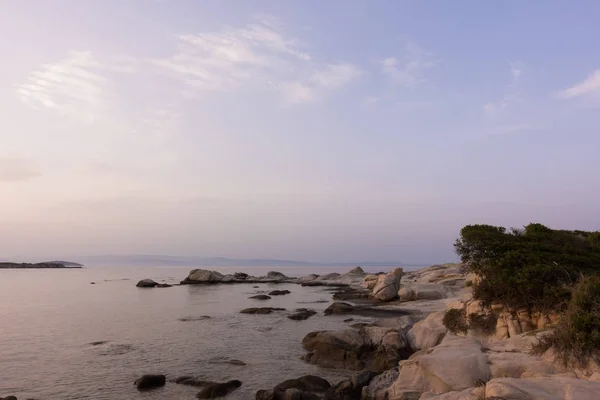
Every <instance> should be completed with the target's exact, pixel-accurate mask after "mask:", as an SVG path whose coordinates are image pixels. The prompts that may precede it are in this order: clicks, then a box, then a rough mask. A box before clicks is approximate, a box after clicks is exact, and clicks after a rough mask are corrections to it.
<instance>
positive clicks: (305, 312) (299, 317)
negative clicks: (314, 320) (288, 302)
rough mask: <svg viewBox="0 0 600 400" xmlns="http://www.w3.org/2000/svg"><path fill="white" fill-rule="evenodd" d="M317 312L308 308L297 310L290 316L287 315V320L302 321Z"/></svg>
mask: <svg viewBox="0 0 600 400" xmlns="http://www.w3.org/2000/svg"><path fill="white" fill-rule="evenodd" d="M316 313H317V312H316V311H315V310H309V309H308V308H298V309H296V311H295V312H294V313H292V314H290V315H288V318H289V319H293V320H294V321H303V320H305V319H308V318H310V317H312V316H313V315H315V314H316Z"/></svg>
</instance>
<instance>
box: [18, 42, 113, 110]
mask: <svg viewBox="0 0 600 400" xmlns="http://www.w3.org/2000/svg"><path fill="white" fill-rule="evenodd" d="M100 67H101V65H100V63H99V62H98V61H97V60H96V59H95V58H94V56H93V55H92V53H91V52H89V51H81V52H71V53H70V54H69V55H68V57H67V58H66V59H64V60H62V61H60V62H57V63H54V64H46V65H44V66H42V68H41V69H39V70H37V71H34V72H32V73H31V74H30V75H29V79H28V82H27V83H25V84H23V85H20V86H19V87H18V88H17V94H18V96H19V98H20V99H21V101H23V102H24V103H25V104H27V105H29V106H31V107H34V108H38V109H39V108H45V109H50V110H53V111H56V112H58V113H60V114H62V115H69V116H73V117H77V118H81V119H83V120H85V121H93V120H94V119H95V118H96V117H97V115H98V114H99V113H100V112H101V110H102V108H103V107H104V98H105V95H106V92H105V91H106V89H105V88H106V83H107V79H106V78H105V77H103V76H102V75H100V74H99V72H98V70H99V69H100Z"/></svg>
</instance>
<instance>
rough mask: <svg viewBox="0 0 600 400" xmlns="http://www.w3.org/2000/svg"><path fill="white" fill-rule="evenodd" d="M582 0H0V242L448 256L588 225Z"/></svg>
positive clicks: (300, 255)
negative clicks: (482, 243)
mask: <svg viewBox="0 0 600 400" xmlns="http://www.w3.org/2000/svg"><path fill="white" fill-rule="evenodd" d="M599 20H600V3H599V2H597V1H583V0H581V1H573V2H564V1H552V0H548V1H536V2H533V1H529V2H524V1H512V0H507V1H502V2H499V1H498V2H482V1H467V0H461V1H453V2H447V1H400V0H393V1H392V0H377V1H372V0H369V1H360V0H354V1H341V0H331V1H327V2H323V1H316V0H303V1H285V2H284V1H275V0H273V1H266V0H255V1H246V0H219V1H209V0H205V1H204V0H103V1H100V0H97V1H94V0H52V1H50V0H0V54H1V55H2V61H3V62H2V63H1V64H0V199H1V200H0V225H1V226H2V229H0V258H20V259H23V258H28V259H37V258H41V257H60V258H65V257H77V256H78V255H79V256H82V255H101V254H169V255H195V256H206V257H212V256H223V257H234V258H279V259H298V260H306V261H323V262H334V261H336V262H339V261H349V260H370V261H380V260H398V261H403V262H406V263H429V262H430V263H435V262H444V261H454V260H455V259H456V255H455V253H454V250H453V243H454V240H455V239H456V238H457V236H458V235H459V231H460V228H461V227H463V226H464V225H467V224H474V223H488V224H494V225H502V226H506V227H520V226H523V225H525V224H527V223H529V222H541V223H544V224H546V225H548V226H550V227H553V228H561V229H575V228H577V229H586V230H598V229H600V207H599V206H598V198H599V195H600V156H599V154H600V129H599V124H600V50H599V48H598V39H599V38H600V24H598V21H599Z"/></svg>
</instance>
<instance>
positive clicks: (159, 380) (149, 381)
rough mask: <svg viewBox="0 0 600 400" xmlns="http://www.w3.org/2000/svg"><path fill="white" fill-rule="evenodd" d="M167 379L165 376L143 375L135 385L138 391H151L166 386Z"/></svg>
mask: <svg viewBox="0 0 600 400" xmlns="http://www.w3.org/2000/svg"><path fill="white" fill-rule="evenodd" d="M166 382H167V378H166V377H165V376H164V375H143V376H142V377H140V378H138V379H137V380H136V381H135V382H134V383H133V384H134V385H135V387H136V388H137V389H138V390H149V389H154V388H157V387H161V386H165V383H166Z"/></svg>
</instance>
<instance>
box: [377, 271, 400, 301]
mask: <svg viewBox="0 0 600 400" xmlns="http://www.w3.org/2000/svg"><path fill="white" fill-rule="evenodd" d="M402 275H403V271H402V268H395V269H394V270H393V271H392V272H388V273H387V274H385V275H381V276H380V277H379V278H378V279H377V284H376V285H375V287H374V288H373V297H375V298H376V299H377V300H381V301H390V300H393V299H395V298H396V297H398V290H399V289H400V280H401V279H402Z"/></svg>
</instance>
